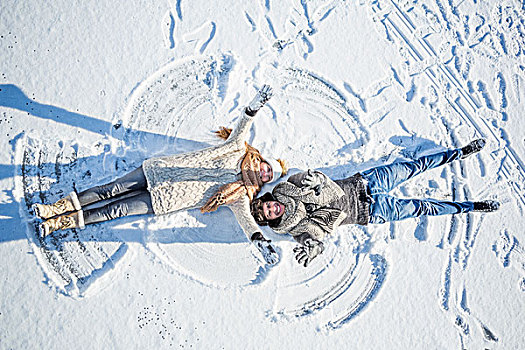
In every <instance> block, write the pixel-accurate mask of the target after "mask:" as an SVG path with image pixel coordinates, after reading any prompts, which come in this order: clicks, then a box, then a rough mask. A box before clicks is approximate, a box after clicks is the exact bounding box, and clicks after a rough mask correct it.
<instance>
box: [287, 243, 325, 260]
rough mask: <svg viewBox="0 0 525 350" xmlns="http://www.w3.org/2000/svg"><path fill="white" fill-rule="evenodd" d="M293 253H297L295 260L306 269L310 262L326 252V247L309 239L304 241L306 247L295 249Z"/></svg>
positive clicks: (301, 246)
mask: <svg viewBox="0 0 525 350" xmlns="http://www.w3.org/2000/svg"><path fill="white" fill-rule="evenodd" d="M293 251H294V253H295V260H297V262H298V263H299V265H303V266H304V267H306V266H308V264H309V263H310V261H312V260H313V259H315V258H316V257H317V256H318V255H319V254H321V253H322V252H323V251H324V245H323V243H322V242H320V241H318V240H316V239H313V238H307V239H305V241H304V245H300V246H297V247H295V248H294V249H293Z"/></svg>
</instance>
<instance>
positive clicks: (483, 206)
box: [474, 200, 499, 213]
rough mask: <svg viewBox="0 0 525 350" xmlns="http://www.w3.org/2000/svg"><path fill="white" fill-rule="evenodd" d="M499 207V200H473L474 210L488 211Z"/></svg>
mask: <svg viewBox="0 0 525 350" xmlns="http://www.w3.org/2000/svg"><path fill="white" fill-rule="evenodd" d="M498 209H499V202H496V201H493V200H486V201H481V202H474V211H481V212H485V213H489V212H491V211H496V210H498Z"/></svg>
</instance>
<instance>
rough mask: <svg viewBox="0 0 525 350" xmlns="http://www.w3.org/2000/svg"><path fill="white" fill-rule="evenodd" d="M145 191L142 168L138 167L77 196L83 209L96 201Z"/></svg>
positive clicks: (145, 184) (145, 185)
mask: <svg viewBox="0 0 525 350" xmlns="http://www.w3.org/2000/svg"><path fill="white" fill-rule="evenodd" d="M146 189H147V183H146V177H145V176H144V171H142V167H140V168H137V169H135V170H133V171H132V172H131V173H128V174H126V175H124V176H123V177H121V178H118V179H116V180H115V181H113V182H110V183H108V184H105V185H100V186H95V187H92V188H90V189H88V190H85V191H83V192H81V193H79V194H78V195H77V196H78V201H79V202H80V206H82V207H84V206H87V205H90V204H93V203H96V202H98V201H102V200H106V199H110V198H114V197H118V196H120V195H123V194H126V193H130V192H134V191H145V190H146Z"/></svg>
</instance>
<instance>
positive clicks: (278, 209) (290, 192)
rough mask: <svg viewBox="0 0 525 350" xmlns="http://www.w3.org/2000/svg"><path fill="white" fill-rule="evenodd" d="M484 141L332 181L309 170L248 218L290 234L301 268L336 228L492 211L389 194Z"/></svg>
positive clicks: (487, 204) (489, 204)
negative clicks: (251, 217)
mask: <svg viewBox="0 0 525 350" xmlns="http://www.w3.org/2000/svg"><path fill="white" fill-rule="evenodd" d="M484 145H485V140H483V139H478V140H475V141H472V142H471V143H469V144H468V145H467V146H465V147H463V148H458V149H454V150H448V151H445V152H440V153H436V154H432V155H429V156H424V157H421V158H419V159H416V160H414V161H408V162H399V163H393V164H389V165H385V166H380V167H377V168H372V169H369V170H367V171H364V172H363V173H357V174H355V175H353V176H351V177H349V178H347V179H343V180H336V181H332V180H331V179H329V178H328V177H327V176H326V175H325V174H323V173H321V172H320V171H312V170H308V171H307V172H303V173H299V174H295V175H292V176H290V178H289V179H288V181H285V182H281V183H279V184H278V185H277V186H275V188H274V189H273V191H272V193H269V192H268V193H265V194H264V195H262V196H261V197H260V198H257V199H255V200H254V201H253V202H252V215H253V216H254V218H255V221H257V223H258V224H259V225H261V226H264V225H269V226H270V227H271V228H272V229H273V230H274V231H275V232H277V233H281V234H286V233H289V234H291V235H292V236H293V237H294V239H295V240H296V241H297V242H299V243H300V246H298V247H297V248H295V249H294V252H295V253H296V256H295V258H296V259H297V261H298V262H299V264H303V265H304V266H305V267H306V266H307V265H308V264H309V263H310V261H312V260H313V259H314V258H315V257H316V256H317V255H319V254H321V253H322V252H323V250H324V247H323V243H322V242H321V240H322V239H323V238H324V236H325V235H327V234H331V233H332V232H333V231H334V230H335V229H336V228H337V226H339V225H346V224H359V225H367V224H368V223H372V224H381V223H385V222H388V221H396V220H403V219H407V218H413V217H418V216H422V215H444V214H456V213H467V212H470V211H481V212H491V211H495V210H497V209H498V208H499V203H498V202H495V201H491V200H486V201H481V202H452V201H440V200H435V199H400V198H395V197H392V196H390V195H388V192H390V191H391V190H392V189H393V188H394V187H396V186H398V185H399V184H401V183H403V182H404V181H406V180H408V179H410V178H412V177H414V176H416V175H418V174H420V173H422V172H423V171H425V170H428V169H432V168H435V167H438V166H440V165H444V164H447V163H450V162H452V161H453V160H456V159H464V158H466V157H468V156H470V155H471V154H473V153H476V152H479V151H480V150H481V149H482V148H483V146H484Z"/></svg>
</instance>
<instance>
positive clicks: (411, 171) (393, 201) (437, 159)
mask: <svg viewBox="0 0 525 350" xmlns="http://www.w3.org/2000/svg"><path fill="white" fill-rule="evenodd" d="M461 155H462V152H461V149H455V150H448V151H444V152H440V153H436V154H432V155H429V156H423V157H421V158H418V159H416V160H413V161H407V162H399V163H394V164H389V165H384V166H380V167H377V168H372V169H369V170H367V171H365V172H363V173H362V175H363V178H364V179H365V180H366V182H367V183H368V191H369V192H370V196H371V197H372V201H373V203H372V204H371V205H370V223H373V224H380V223H385V222H387V221H398V220H403V219H408V218H414V217H418V216H421V215H446V214H457V213H466V212H469V211H471V210H473V209H474V204H473V203H472V202H453V201H441V200H436V199H400V198H396V197H393V196H390V195H388V192H390V191H391V190H392V189H393V188H395V187H396V186H398V185H399V184H401V183H403V182H405V181H406V180H408V179H411V178H412V177H414V176H416V175H418V174H421V173H422V172H424V171H425V170H428V169H433V168H436V167H439V166H441V165H444V164H447V163H450V162H452V161H454V160H456V159H459V158H460V157H461Z"/></svg>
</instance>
